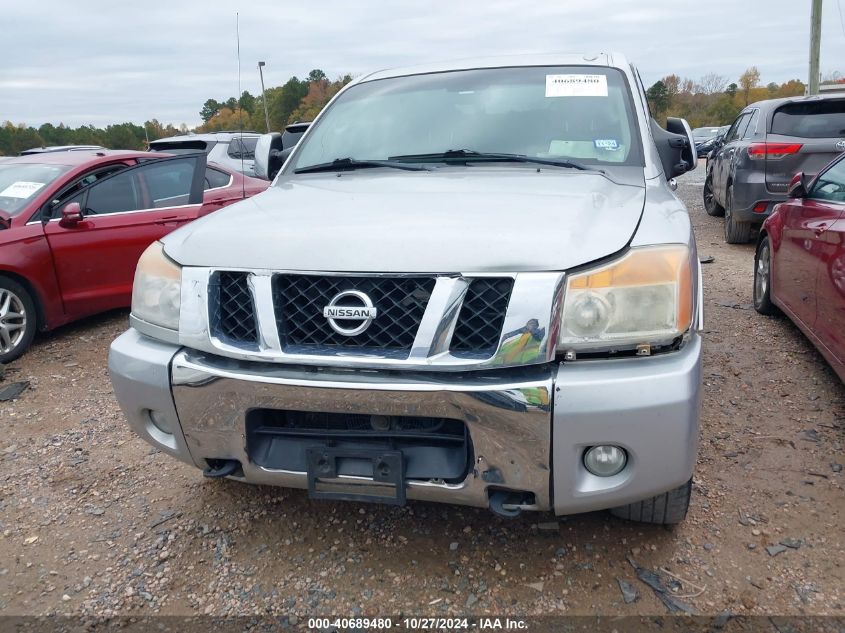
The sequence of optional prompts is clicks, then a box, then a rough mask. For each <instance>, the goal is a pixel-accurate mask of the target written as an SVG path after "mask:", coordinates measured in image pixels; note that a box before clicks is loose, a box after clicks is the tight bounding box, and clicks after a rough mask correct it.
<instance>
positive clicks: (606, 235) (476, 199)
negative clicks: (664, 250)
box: [164, 166, 645, 273]
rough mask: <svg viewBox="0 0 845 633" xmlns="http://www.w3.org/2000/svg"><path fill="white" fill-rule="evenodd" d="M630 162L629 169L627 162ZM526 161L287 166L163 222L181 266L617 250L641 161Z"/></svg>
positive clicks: (555, 256)
mask: <svg viewBox="0 0 845 633" xmlns="http://www.w3.org/2000/svg"><path fill="white" fill-rule="evenodd" d="M632 169H635V168H627V170H632ZM614 178H615V179H616V180H617V182H614V181H611V180H610V179H609V178H607V177H605V176H602V175H601V174H597V173H592V172H582V171H574V170H566V171H564V170H560V169H541V170H539V171H538V170H537V169H536V168H535V167H531V168H525V167H522V166H520V167H516V166H508V167H501V168H499V167H492V166H485V167H464V168H454V169H452V168H446V169H438V170H437V173H431V172H397V171H394V170H378V171H375V170H359V171H354V172H343V173H342V174H341V175H340V176H338V175H337V174H336V173H322V174H311V175H300V176H294V177H291V178H289V179H287V180H282V181H279V182H277V183H276V185H275V186H273V187H270V188H269V189H268V190H267V191H265V192H264V193H261V194H259V195H257V196H253V197H252V198H249V199H247V200H244V201H242V202H239V203H236V204H233V205H231V206H229V207H226V208H225V209H223V210H221V211H217V212H215V213H213V214H211V215H209V216H206V217H205V218H202V219H200V220H198V221H196V222H193V223H191V224H189V225H188V226H186V227H184V228H182V229H180V230H178V231H176V232H174V233H171V234H170V235H169V236H168V237H167V238H165V239H164V244H165V252H166V253H167V254H168V256H169V257H171V258H173V259H174V260H175V261H177V262H179V263H180V264H182V265H186V266H215V267H224V268H228V267H232V268H249V269H261V268H263V269H276V270H295V271H336V272H408V273H416V272H437V273H447V272H453V273H471V272H521V271H553V270H565V269H568V268H572V267H573V266H577V265H580V264H584V263H588V262H591V261H594V260H597V259H600V258H602V257H605V256H607V255H610V254H613V253H615V252H617V251H619V250H621V249H623V248H624V247H625V246H626V245H627V244H628V242H629V241H630V240H631V237H632V236H633V234H634V231H635V230H636V227H637V224H638V222H639V219H640V216H641V214H642V210H643V203H644V200H645V188H644V185H645V183H644V180H643V172H642V168H638V169H635V170H634V171H631V172H630V173H626V174H625V182H626V183H627V184H620V182H621V181H620V180H619V178H618V177H616V176H615V175H614Z"/></svg>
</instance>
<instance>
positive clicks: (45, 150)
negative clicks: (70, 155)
mask: <svg viewBox="0 0 845 633" xmlns="http://www.w3.org/2000/svg"><path fill="white" fill-rule="evenodd" d="M101 149H105V147H102V146H100V145H47V146H45V147H33V148H30V149H25V150H24V151H22V152H21V154H20V155H21V156H29V155H31V154H49V153H50V152H91V151H95V150H101Z"/></svg>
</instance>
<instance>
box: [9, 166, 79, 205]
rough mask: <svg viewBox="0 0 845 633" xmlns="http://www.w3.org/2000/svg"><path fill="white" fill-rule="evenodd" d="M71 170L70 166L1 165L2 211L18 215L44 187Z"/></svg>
mask: <svg viewBox="0 0 845 633" xmlns="http://www.w3.org/2000/svg"><path fill="white" fill-rule="evenodd" d="M69 169H70V166H69V165H51V164H41V163H0V210H3V211H6V212H7V213H8V214H9V215H17V214H18V213H20V212H21V211H22V210H23V209H25V208H26V206H27V205H28V204H29V202H30V201H31V200H32V199H33V198H34V197H35V196H36V195H38V193H39V192H40V191H41V190H42V189H43V188H44V187H46V186H47V185H49V184H50V183H52V182H53V181H54V180H56V179H57V178H58V177H59V176H61V175H62V174H64V173H65V172H66V171H68V170H69Z"/></svg>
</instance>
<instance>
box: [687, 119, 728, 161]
mask: <svg viewBox="0 0 845 633" xmlns="http://www.w3.org/2000/svg"><path fill="white" fill-rule="evenodd" d="M719 130H721V128H720V127H714V126H710V127H697V128H695V129H693V131H692V138H693V140H694V141H695V149H696V153H697V155H698V158H701V157H702V156H706V155H707V152H702V150H701V145H702V144H703V143H705V142H707V141H712V140H713V139H714V138H716V136H717V135H718V134H719Z"/></svg>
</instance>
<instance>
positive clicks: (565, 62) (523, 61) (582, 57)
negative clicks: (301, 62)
mask: <svg viewBox="0 0 845 633" xmlns="http://www.w3.org/2000/svg"><path fill="white" fill-rule="evenodd" d="M513 66H606V67H612V68H620V69H623V70H624V69H627V67H628V62H627V60H626V59H625V56H624V55H621V54H619V53H531V54H526V55H501V56H496V57H481V58H468V59H457V60H451V61H441V62H431V63H426V64H419V65H414V66H405V67H401V68H388V69H385V70H378V71H375V72H373V73H370V74H369V75H364V76H362V77H360V78H359V79H358V80H357V81H356V82H355V83H361V82H365V81H376V80H379V79H387V78H390V77H404V76H407V75H424V74H428V73H441V72H448V71H451V70H472V69H476V68H508V67H513Z"/></svg>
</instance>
